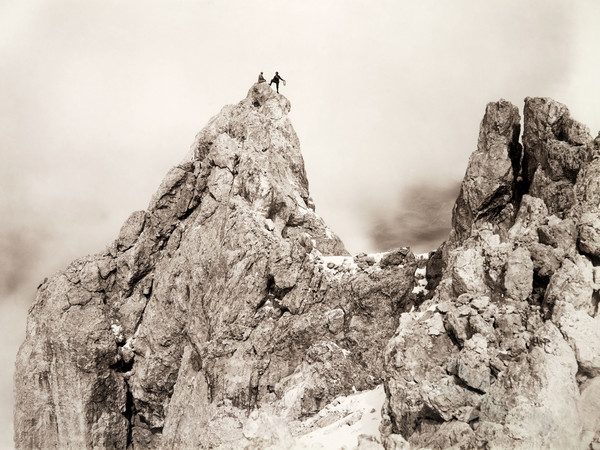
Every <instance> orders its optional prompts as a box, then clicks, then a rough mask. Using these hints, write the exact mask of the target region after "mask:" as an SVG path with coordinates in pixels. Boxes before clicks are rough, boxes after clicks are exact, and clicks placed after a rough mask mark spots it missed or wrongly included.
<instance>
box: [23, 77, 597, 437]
mask: <svg viewBox="0 0 600 450" xmlns="http://www.w3.org/2000/svg"><path fill="white" fill-rule="evenodd" d="M289 110H290V104H289V102H288V101H287V99H285V97H283V96H281V95H278V94H275V93H274V92H273V91H272V90H271V89H270V88H269V86H268V85H266V84H265V83H263V84H262V85H261V84H257V85H254V86H253V87H252V88H251V89H250V91H249V93H248V96H247V97H246V99H244V100H242V101H241V102H240V103H239V104H237V105H234V106H228V107H225V108H224V109H223V110H222V111H221V112H220V113H219V114H218V115H217V116H215V117H214V118H213V119H212V120H211V121H210V122H209V124H208V125H207V126H206V127H205V128H204V129H203V130H202V131H201V132H200V133H199V134H198V136H197V138H196V141H195V143H194V145H193V146H192V149H191V151H190V154H189V155H188V157H187V158H186V159H185V160H184V161H183V162H182V163H181V164H180V165H178V166H176V167H174V168H173V169H172V170H171V171H170V172H169V173H168V174H167V176H166V178H165V179H164V181H163V183H162V184H161V186H160V187H159V189H158V191H157V192H156V193H155V194H154V196H153V197H152V200H151V201H150V205H149V207H148V209H147V210H146V211H138V212H135V213H133V214H132V215H131V216H130V217H129V218H128V219H127V221H126V222H125V224H124V225H123V227H122V229H121V231H120V233H119V236H118V238H117V239H116V240H115V242H114V243H113V244H111V245H110V246H109V247H108V248H107V250H105V251H104V252H102V253H99V254H97V255H94V256H89V257H85V258H82V259H79V260H77V261H75V262H73V263H72V264H71V265H70V266H69V267H68V268H67V269H66V270H65V271H64V272H60V273H58V274H56V275H55V276H54V277H52V278H51V279H50V280H47V281H45V282H44V283H43V284H42V285H41V286H40V288H39V290H38V293H37V296H36V299H35V302H34V304H33V305H32V307H31V310H30V313H29V320H28V326H27V338H26V340H25V342H24V343H23V345H22V347H21V349H20V351H19V354H18V358H17V370H16V375H15V382H16V394H17V395H16V408H15V443H16V445H17V447H18V448H31V447H36V448H38V447H41V448H46V447H49V448H96V447H108V448H123V449H124V448H223V449H225V448H265V447H269V446H275V447H276V448H277V447H284V448H290V447H291V446H293V445H303V444H302V443H304V444H305V445H309V446H314V445H318V444H319V443H318V442H317V441H318V439H320V438H321V437H323V436H326V435H330V436H333V435H334V434H335V433H339V436H344V435H345V434H347V433H345V430H347V427H350V428H352V430H353V431H352V433H356V435H357V436H358V438H357V442H356V445H357V446H358V448H373V449H377V448H381V447H382V444H383V445H384V446H385V447H386V448H387V449H398V448H402V449H404V448H433V449H438V448H448V447H452V448H598V447H600V420H599V417H600V316H599V315H598V300H599V299H600V296H599V293H598V291H599V290H600V158H599V156H600V136H599V137H597V138H596V139H592V138H591V136H590V135H589V133H588V131H587V129H586V127H585V126H583V125H581V124H579V123H578V122H576V121H575V120H573V119H572V118H571V117H570V115H569V111H568V110H567V108H566V107H565V106H564V105H562V104H560V103H557V102H555V101H552V100H550V99H544V98H527V99H526V100H525V108H524V129H523V136H522V145H521V143H520V142H519V134H520V123H521V118H520V115H519V111H518V109H517V108H516V107H515V106H513V105H511V104H510V103H509V102H506V101H504V100H501V101H499V102H497V103H491V104H489V105H488V107H487V108H486V112H485V116H484V119H483V121H482V123H481V131H480V134H479V140H478V144H477V150H476V151H475V152H474V153H473V155H472V156H471V158H470V161H469V166H468V168H467V171H466V175H465V179H464V181H463V183H462V187H461V191H460V194H459V197H458V199H457V201H456V204H455V207H454V211H453V219H452V223H453V230H452V232H451V234H450V236H449V238H448V240H447V241H446V242H445V243H444V244H442V246H441V247H440V248H439V249H438V250H437V251H435V252H434V253H433V255H432V257H431V258H430V259H429V260H428V261H426V260H425V259H423V258H417V257H415V255H413V254H412V253H411V252H410V251H409V250H408V249H406V248H399V249H396V250H392V251H389V252H386V253H385V254H380V255H366V254H360V255H357V256H355V257H352V256H349V255H348V253H347V252H346V250H345V249H344V246H343V244H342V243H341V241H340V240H339V239H338V238H337V237H336V236H335V235H334V234H333V233H332V232H331V230H329V229H328V228H327V226H326V225H325V223H324V222H323V221H322V220H321V218H320V217H319V216H318V215H317V214H316V213H315V211H314V205H313V202H312V200H311V199H310V196H309V192H308V183H307V179H306V174H305V171H304V164H303V161H302V156H301V154H300V148H299V142H298V138H297V137H296V134H295V133H294V130H293V128H292V126H291V124H290V121H289V119H288V117H287V114H288V112H289ZM382 383H383V386H384V388H385V401H384V405H383V408H382V416H381V417H382V419H381V426H380V431H381V436H380V437H379V436H374V435H372V434H360V430H359V424H360V423H363V422H369V423H371V422H373V420H375V421H377V420H379V419H378V414H377V411H376V410H374V409H372V408H371V409H369V407H368V403H367V404H365V403H364V399H367V398H380V397H381V398H383V395H382V391H381V387H380V386H379V385H381V384H382ZM378 386H379V387H378ZM367 390H370V392H365V393H363V394H364V395H363V394H361V396H360V397H347V398H346V399H345V400H340V398H341V397H340V396H343V395H348V394H350V393H352V392H355V391H367ZM359 398H360V399H363V400H359ZM350 405H360V410H356V411H352V408H353V406H350ZM356 407H357V408H358V406H356ZM331 433H334V434H331ZM336 436H337V434H336ZM340 439H341V438H340ZM333 444H335V443H333Z"/></svg>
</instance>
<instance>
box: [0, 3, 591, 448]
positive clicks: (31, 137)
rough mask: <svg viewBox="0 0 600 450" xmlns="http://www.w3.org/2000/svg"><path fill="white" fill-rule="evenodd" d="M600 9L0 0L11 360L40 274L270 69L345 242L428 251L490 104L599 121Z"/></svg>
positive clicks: (354, 247) (320, 207) (110, 222)
mask: <svg viewBox="0 0 600 450" xmlns="http://www.w3.org/2000/svg"><path fill="white" fill-rule="evenodd" d="M599 19H600V2H597V1H593V0H589V1H586V0H580V1H577V2H573V1H567V0H565V1H551V0H540V1H525V0H502V1H491V0H490V1H481V0H472V1H457V0H453V1H442V0H439V1H424V0H413V1H400V0H393V1H392V0H389V1H387V0H369V1H366V0H365V1H359V0H343V1H342V0H339V1H330V0H318V1H308V0H298V1H290V0H285V1H283V0H278V1H260V0H253V1H248V0H238V1H223V0H219V1H185V0H172V1H169V2H167V1H165V0H163V1H152V0H150V1H149V0H121V1H109V0H87V1H85V2H82V1H81V0H53V1H50V0H44V1H33V0H0V207H1V211H2V216H1V217H2V219H1V221H0V296H2V298H1V300H0V305H2V306H0V308H2V309H1V310H0V317H2V320H3V322H4V321H6V323H3V324H0V325H5V326H6V327H4V326H3V327H2V329H3V330H5V332H6V330H9V331H10V330H11V327H15V330H14V331H12V332H8V333H7V337H6V339H4V341H5V342H4V343H3V344H2V345H3V347H0V351H1V352H2V353H1V356H2V358H3V360H6V364H4V365H3V366H4V367H10V366H11V364H12V363H10V361H12V360H13V359H14V352H15V350H16V345H17V343H18V342H20V341H21V340H22V338H23V333H24V312H23V311H24V308H26V306H27V305H28V304H29V303H30V301H31V297H32V295H33V292H34V290H35V287H36V286H37V281H39V280H40V279H41V278H43V277H44V276H47V275H49V274H50V273H52V272H53V271H55V270H57V269H60V268H61V267H64V266H65V265H66V264H67V263H68V262H69V261H70V260H72V259H74V258H75V257H78V256H82V255H84V254H87V253H94V252H96V251H99V250H101V249H103V248H104V246H105V245H106V244H108V243H109V242H110V241H111V240H112V239H114V238H115V236H116V235H117V233H118V230H119V228H120V225H121V223H122V222H123V221H124V220H125V219H126V218H127V216H128V215H129V213H130V212H132V211H134V210H139V209H145V208H146V206H147V204H148V201H149V199H150V197H151V195H152V193H153V192H154V190H155V189H156V188H157V187H158V185H159V183H160V181H161V179H162V177H163V176H164V175H165V173H166V172H167V170H168V169H169V168H170V167H171V166H173V165H175V164H177V163H178V162H179V161H180V160H181V159H182V158H183V157H184V155H185V154H186V153H187V150H188V149H189V146H190V145H191V143H192V141H193V139H194V136H195V134H196V132H197V131H199V130H200V129H201V128H202V127H203V126H204V125H205V124H206V122H207V121H208V120H209V119H210V117H212V116H213V115H215V114H216V113H218V111H219V110H220V109H221V107H222V106H223V105H225V104H230V103H236V102H237V101H239V100H241V99H242V98H243V97H245V95H246V93H247V91H248V89H249V88H250V86H251V84H252V83H253V82H254V81H255V79H256V77H257V75H258V73H259V72H260V71H264V72H265V75H266V76H267V78H268V77H270V76H272V74H273V73H274V71H275V70H278V71H279V72H280V74H281V75H282V76H283V78H285V79H286V80H287V86H285V87H282V89H281V92H282V93H283V94H284V95H286V96H287V97H288V98H289V99H290V101H291V103H292V111H291V113H290V117H291V120H292V122H293V124H294V127H295V128H296V131H297V133H298V136H299V138H300V141H301V145H302V151H303V155H304V158H305V163H306V167H307V172H308V177H309V181H310V183H311V192H312V196H313V198H314V200H315V203H316V205H317V212H319V213H320V214H321V215H322V216H323V217H324V218H325V220H326V221H327V223H328V224H329V225H330V226H331V228H332V229H333V230H335V231H336V232H337V233H338V234H339V235H340V236H341V237H342V239H343V240H344V242H345V243H346V245H347V247H348V249H349V250H350V252H351V253H357V252H359V251H363V250H365V251H374V250H381V249H382V248H381V247H382V246H384V245H411V246H413V248H415V249H416V250H419V251H424V250H427V249H433V248H432V247H434V246H435V245H437V243H439V240H440V239H443V237H440V236H443V228H444V220H448V219H449V213H450V211H449V209H450V208H451V205H452V201H451V199H450V200H449V198H451V195H449V194H448V193H449V192H452V191H453V190H454V189H456V184H457V183H458V182H459V181H460V179H461V178H462V176H463V174H464V171H465V169H466V164H467V160H468V157H469V154H470V153H471V152H472V151H473V150H474V149H475V147H476V140H477V133H478V127H479V122H480V120H481V118H482V116H483V113H484V110H485V105H486V104H487V103H488V102H489V101H496V100H498V99H500V98H505V99H507V100H510V101H511V102H513V103H514V104H516V105H517V106H519V108H522V104H523V99H524V97H526V96H549V97H552V98H554V99H555V100H558V101H561V102H563V103H565V104H566V105H567V106H568V107H569V108H570V110H571V112H572V115H573V116H574V117H575V118H576V119H578V120H580V121H582V122H584V123H586V124H587V125H589V126H590V128H591V132H592V134H593V135H594V136H595V135H596V134H597V132H598V130H599V129H600V95H599V94H600V90H599V82H598V79H599V75H600V59H599V58H598V54H599V52H598V51H599V50H600V48H599V46H600V29H599V27H598V26H597V24H598V22H599ZM411 193H415V195H412V194H411ZM417 193H418V195H416V194H417ZM424 199H425V200H424ZM421 204H422V205H424V206H420V205H421ZM429 211H430V212H431V214H430V215H428V214H427V213H428V212H429ZM416 212H419V214H417V213H416ZM432 217H433V218H434V220H431V218H432ZM444 217H446V219H444ZM430 222H431V223H432V227H431V229H429V228H428V229H424V230H423V232H420V229H421V228H427V227H426V225H428V224H429V223H430ZM396 223H397V225H395V224H396ZM379 225H381V227H380V226H379ZM446 226H447V225H446ZM378 230H379V231H381V230H385V233H387V234H385V233H384V234H385V239H382V238H381V236H382V233H383V232H382V231H381V232H379V233H378ZM440 230H441V231H440ZM428 233H429V234H428ZM440 233H441V234H440ZM390 236H391V237H390ZM394 236H396V237H397V239H398V240H399V242H397V243H395V242H394V239H396V238H394ZM22 305H26V306H22ZM9 325H10V326H9ZM4 370H6V369H4ZM2 375H3V376H4V378H2V380H0V381H1V382H2V383H3V384H2V385H1V386H0V388H3V387H5V388H3V389H2V390H1V392H0V395H1V397H0V401H3V404H4V405H8V404H10V401H11V400H10V387H8V386H9V385H8V381H7V380H8V379H9V378H10V374H9V373H8V371H6V372H5V373H3V374H2ZM2 414H4V415H3V416H2V417H0V421H4V423H5V425H6V426H4V427H3V428H2V431H1V432H0V447H2V445H9V444H10V430H9V427H8V425H7V423H8V421H9V420H10V408H4V412H3V413H2ZM4 430H5V431H4Z"/></svg>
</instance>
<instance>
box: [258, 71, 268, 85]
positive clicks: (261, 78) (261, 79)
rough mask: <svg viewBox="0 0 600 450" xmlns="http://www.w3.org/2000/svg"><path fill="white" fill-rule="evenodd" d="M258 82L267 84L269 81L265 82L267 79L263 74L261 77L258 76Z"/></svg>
mask: <svg viewBox="0 0 600 450" xmlns="http://www.w3.org/2000/svg"><path fill="white" fill-rule="evenodd" d="M258 82H259V83H266V82H267V80H265V77H263V73H262V72H261V73H260V75H258Z"/></svg>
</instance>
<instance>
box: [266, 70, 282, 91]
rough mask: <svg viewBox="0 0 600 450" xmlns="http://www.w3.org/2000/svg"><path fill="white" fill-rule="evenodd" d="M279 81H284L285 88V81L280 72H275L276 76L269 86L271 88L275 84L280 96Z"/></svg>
mask: <svg viewBox="0 0 600 450" xmlns="http://www.w3.org/2000/svg"><path fill="white" fill-rule="evenodd" d="M279 80H281V81H283V85H284V86H285V80H284V79H283V78H281V77H280V76H279V72H275V76H274V77H273V79H272V80H271V82H270V83H269V86H271V85H272V84H273V83H275V87H276V88H277V93H278V94H279Z"/></svg>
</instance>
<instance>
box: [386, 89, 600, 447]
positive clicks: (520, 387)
mask: <svg viewBox="0 0 600 450" xmlns="http://www.w3.org/2000/svg"><path fill="white" fill-rule="evenodd" d="M524 112H525V117H524V132H523V147H522V149H521V147H520V145H519V143H518V130H519V123H520V118H519V114H518V111H517V109H516V108H515V107H514V106H512V105H510V104H509V103H508V102H506V101H503V100H501V101H499V102H497V103H491V104H489V105H488V107H487V109H486V114H485V117H484V119H483V122H482V124H481V131H480V137H479V143H478V146H477V150H476V151H475V152H474V153H473V155H472V156H471V159H470V161H469V167H468V169H467V172H466V175H465V179H464V181H463V184H462V189H461V193H460V195H459V198H458V199H457V202H456V205H455V208H454V216H453V231H452V233H451V235H450V237H449V239H448V241H447V242H446V243H445V244H444V245H443V246H442V248H441V249H440V250H438V252H436V253H437V254H438V255H437V256H436V257H434V258H432V261H433V260H436V261H437V262H436V271H435V273H432V275H431V277H429V275H428V278H430V285H429V286H428V287H429V288H430V289H432V293H431V294H430V299H429V300H427V301H425V302H424V303H423V304H421V305H420V306H419V308H417V309H416V310H414V311H412V312H407V313H403V314H402V315H401V318H400V325H399V327H398V329H397V331H396V334H395V335H394V337H393V338H392V339H391V340H390V342H389V343H388V346H387V349H386V352H385V375H384V380H385V381H384V385H385V389H386V394H387V399H386V403H385V405H384V408H383V412H384V420H383V424H382V427H381V430H382V437H383V441H384V443H385V446H386V448H388V449H392V448H405V447H406V448H407V447H408V446H410V447H415V448H421V447H426V448H447V447H452V448H588V447H590V448H597V446H598V445H600V425H599V423H598V417H600V407H599V401H600V397H599V396H598V394H597V392H598V389H597V386H598V383H599V382H600V377H599V375H600V322H599V321H600V317H599V316H598V298H599V297H598V289H599V288H600V285H599V284H598V282H599V281H600V276H599V275H600V267H598V265H600V259H598V248H599V247H598V245H599V244H600V241H599V234H598V230H600V227H599V226H598V225H599V223H600V221H599V216H598V214H599V213H600V181H599V180H600V171H599V169H600V163H599V162H598V161H600V159H598V156H599V147H600V136H599V137H598V138H596V139H595V140H593V139H592V138H591V136H590V135H589V132H588V131H587V128H586V127H585V126H583V125H581V124H579V123H578V122H576V121H575V120H573V119H572V118H571V117H570V115H569V111H568V109H567V108H566V107H565V106H564V105H562V104H560V103H557V102H555V101H553V100H550V99H546V98H527V99H526V100H525V109H524ZM521 154H522V156H521ZM432 284H433V285H432Z"/></svg>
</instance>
